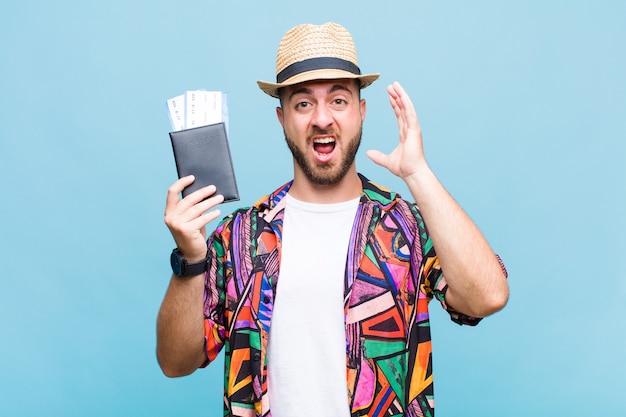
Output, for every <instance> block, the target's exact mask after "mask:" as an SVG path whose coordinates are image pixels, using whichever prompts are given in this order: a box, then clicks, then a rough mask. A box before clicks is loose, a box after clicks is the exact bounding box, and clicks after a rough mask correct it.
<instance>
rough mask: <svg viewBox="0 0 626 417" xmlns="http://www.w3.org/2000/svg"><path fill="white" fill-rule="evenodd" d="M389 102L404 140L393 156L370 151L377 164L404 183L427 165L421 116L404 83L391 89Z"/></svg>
mask: <svg viewBox="0 0 626 417" xmlns="http://www.w3.org/2000/svg"><path fill="white" fill-rule="evenodd" d="M387 92H388V93H389V102H390V104H391V107H392V108H393V111H394V113H395V115H396V118H397V119H398V131H399V136H400V140H399V143H398V146H396V148H395V149H394V150H393V151H392V152H391V153H389V154H384V153H382V152H380V151H377V150H370V151H367V153H366V154H367V156H368V157H369V158H370V159H371V160H372V161H374V162H375V163H376V164H378V165H380V166H383V167H385V168H387V169H388V170H389V171H390V172H391V173H393V174H394V175H397V176H398V177H400V178H402V179H404V180H405V181H406V180H407V179H409V177H410V176H412V175H414V174H415V173H417V172H418V170H419V169H420V167H422V166H425V165H426V158H425V156H424V148H423V145H422V131H421V129H420V125H419V121H418V119H417V113H416V112H415V108H414V107H413V103H412V102H411V99H410V98H409V95H408V94H407V93H406V91H404V89H403V88H402V86H401V85H400V83H398V82H394V83H393V84H392V85H390V86H388V87H387Z"/></svg>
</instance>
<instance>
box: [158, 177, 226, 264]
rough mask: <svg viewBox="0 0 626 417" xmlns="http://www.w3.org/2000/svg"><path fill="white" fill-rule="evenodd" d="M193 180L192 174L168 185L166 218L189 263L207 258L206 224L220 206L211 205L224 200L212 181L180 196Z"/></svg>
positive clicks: (179, 247) (213, 218)
mask: <svg viewBox="0 0 626 417" xmlns="http://www.w3.org/2000/svg"><path fill="white" fill-rule="evenodd" d="M193 181H194V177H193V175H190V176H187V177H183V178H181V179H179V180H178V181H176V182H175V183H174V184H172V186H171V187H170V188H169V189H168V192H167V201H166V205H165V219H164V220H165V224H166V225H167V227H168V228H169V229H170V232H171V233H172V236H173V237H174V240H175V241H176V244H177V245H178V249H179V250H180V251H181V252H182V253H183V256H184V257H185V259H186V260H187V261H188V262H190V263H193V262H197V261H200V260H202V259H204V258H205V256H206V252H207V246H206V225H207V224H208V223H209V222H211V221H213V220H215V219H216V218H217V217H218V216H219V215H220V211H219V210H218V209H215V210H212V209H213V208H214V207H216V206H217V205H218V204H220V203H222V202H223V201H224V197H223V196H222V195H221V194H217V195H214V194H215V191H216V189H215V186H213V185H209V186H208V187H205V188H202V189H199V190H197V191H195V192H193V193H191V194H189V195H188V196H186V197H185V198H183V199H182V200H181V199H180V198H179V195H180V193H181V192H182V190H183V189H184V188H185V187H187V186H188V185H190V184H191V183H193ZM207 197H209V198H207Z"/></svg>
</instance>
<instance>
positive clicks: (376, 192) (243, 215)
mask: <svg viewBox="0 0 626 417" xmlns="http://www.w3.org/2000/svg"><path fill="white" fill-rule="evenodd" d="M360 178H361V180H362V184H363V193H362V196H361V199H360V202H359V207H358V209H357V214H356V218H355V221H354V225H353V227H352V232H351V237H350V246H349V250H348V254H347V262H346V271H345V279H344V320H345V328H346V383H347V387H348V398H347V401H348V403H349V406H350V411H351V414H352V416H372V417H373V416H410V417H417V416H433V413H434V401H433V376H432V363H431V361H432V351H431V336H430V325H429V315H428V303H429V302H430V301H431V300H432V299H433V297H435V298H437V299H438V300H439V301H440V302H441V304H442V305H443V307H444V308H445V309H446V310H447V311H448V313H449V314H450V316H451V318H452V320H454V321H455V322H457V323H459V324H470V325H474V324H476V323H478V321H479V320H480V319H475V318H471V317H467V316H464V315H462V314H460V313H457V312H455V311H454V310H453V309H451V308H449V307H448V306H447V305H446V303H445V293H446V290H447V284H446V281H445V279H444V277H443V274H442V273H441V269H440V267H439V261H438V259H437V256H436V254H435V250H434V248H433V245H432V243H431V240H430V238H429V236H428V233H427V230H426V227H425V225H424V222H423V220H422V217H421V215H420V212H419V210H418V208H417V206H416V205H415V204H414V203H410V202H407V201H405V200H403V199H401V197H400V195H399V194H397V193H394V192H391V191H389V190H387V189H383V188H381V187H379V186H376V185H375V184H373V183H372V182H370V181H369V180H367V179H366V178H365V177H363V176H360ZM291 184H292V182H289V183H287V184H285V185H284V186H282V187H281V188H279V189H278V190H277V191H275V192H274V193H272V194H270V195H269V196H267V197H264V198H263V199H261V200H260V201H259V202H257V203H256V204H255V205H253V206H252V207H249V208H244V209H240V210H238V211H236V212H234V213H233V214H231V215H230V216H228V217H226V218H225V219H224V220H223V221H222V222H221V223H220V225H219V226H218V227H217V229H216V230H215V232H214V233H213V234H212V236H211V237H210V238H209V239H208V246H209V251H210V261H209V270H208V272H207V273H206V275H205V303H204V316H205V339H206V352H207V357H208V361H207V363H208V362H210V361H212V360H214V359H215V358H216V357H217V355H218V353H219V352H220V350H221V349H222V347H223V348H225V377H224V415H225V416H245V417H248V416H250V417H251V416H264V417H268V416H271V412H270V409H271V405H270V403H269V395H268V393H267V359H266V358H267V346H268V338H269V337H270V329H271V326H270V324H271V318H272V309H273V305H274V300H275V298H276V296H277V291H276V289H277V285H278V276H279V274H278V272H279V267H280V255H281V236H282V225H283V217H284V209H285V199H284V196H285V195H286V194H287V191H288V190H289V188H290V186H291ZM278 294H280V292H278ZM303 296H306V295H305V294H303ZM311 331H316V330H315V329H311ZM319 337H323V334H321V333H320V336H319ZM303 360H305V359H303ZM205 365H206V364H205ZM302 406H303V408H304V407H308V406H310V404H308V403H307V399H306V398H302Z"/></svg>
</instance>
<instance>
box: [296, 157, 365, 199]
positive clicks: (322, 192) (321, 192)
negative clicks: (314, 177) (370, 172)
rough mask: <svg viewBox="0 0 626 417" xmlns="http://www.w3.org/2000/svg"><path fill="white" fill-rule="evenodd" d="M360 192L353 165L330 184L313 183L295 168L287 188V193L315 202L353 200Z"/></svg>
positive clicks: (357, 177)
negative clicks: (291, 181) (337, 180)
mask: <svg viewBox="0 0 626 417" xmlns="http://www.w3.org/2000/svg"><path fill="white" fill-rule="evenodd" d="M362 192H363V185H362V184H361V179H360V178H359V176H358V174H357V173H356V167H355V166H354V165H353V166H352V168H351V169H350V170H349V171H348V172H347V173H346V175H345V176H344V177H343V178H342V179H341V180H340V181H339V182H338V183H336V184H331V185H319V184H314V183H312V182H310V181H309V179H308V178H307V177H306V176H305V175H304V174H303V173H302V172H300V171H299V170H296V171H295V172H294V179H293V185H292V186H291V188H290V189H289V194H291V195H292V196H293V197H294V198H297V199H298V200H300V201H305V202H307V203H316V204H331V203H341V202H343V201H348V200H353V199H355V198H358V197H360V196H361V193H362Z"/></svg>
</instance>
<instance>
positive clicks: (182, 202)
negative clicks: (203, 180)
mask: <svg viewBox="0 0 626 417" xmlns="http://www.w3.org/2000/svg"><path fill="white" fill-rule="evenodd" d="M184 184H187V183H186V182H184ZM188 185H190V184H187V185H186V186H188ZM183 188H184V187H183ZM173 191H174V192H175V191H179V193H180V192H182V189H180V187H174V189H173ZM216 191H217V189H216V188H215V186H214V185H208V186H206V187H203V188H200V189H198V190H196V191H194V192H193V193H191V194H188V195H187V196H185V197H184V198H183V199H180V198H179V197H178V194H176V195H175V196H174V197H172V196H170V195H169V194H168V198H169V199H171V200H170V203H169V204H168V205H167V206H166V210H165V215H166V216H167V215H168V214H170V213H172V214H178V213H182V212H185V211H186V210H188V209H189V208H190V207H193V206H195V205H196V204H198V203H199V202H201V201H203V200H205V199H207V198H208V197H210V196H211V195H213V194H215V192H216ZM171 201H175V203H172V202H171Z"/></svg>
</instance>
